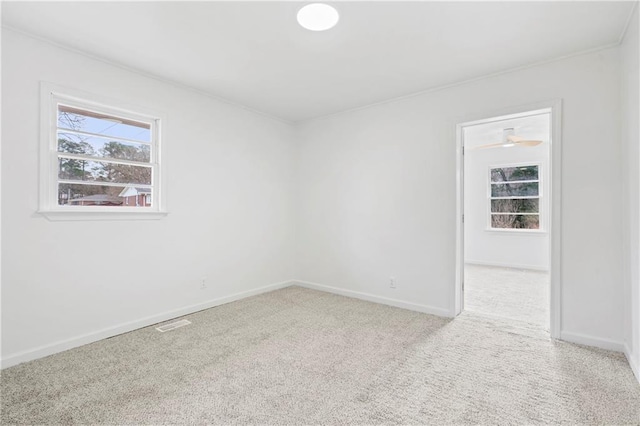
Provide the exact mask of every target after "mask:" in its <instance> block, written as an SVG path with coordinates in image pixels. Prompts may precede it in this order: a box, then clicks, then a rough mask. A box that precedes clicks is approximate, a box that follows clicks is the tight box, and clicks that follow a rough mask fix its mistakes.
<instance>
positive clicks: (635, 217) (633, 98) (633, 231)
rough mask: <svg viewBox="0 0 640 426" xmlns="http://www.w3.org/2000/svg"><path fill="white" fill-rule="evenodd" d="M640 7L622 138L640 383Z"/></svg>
mask: <svg viewBox="0 0 640 426" xmlns="http://www.w3.org/2000/svg"><path fill="white" fill-rule="evenodd" d="M638 38H639V35H638V7H637V6H636V9H635V13H634V17H633V19H632V21H631V22H630V25H629V27H628V29H627V33H626V35H625V38H624V40H623V44H622V46H621V50H622V65H623V66H622V111H623V115H622V117H623V120H622V136H623V149H624V151H623V153H624V156H623V158H624V159H625V161H623V167H624V171H625V183H626V185H625V192H624V197H623V201H624V204H623V205H624V206H625V208H624V209H622V211H623V212H626V213H627V214H626V215H625V217H624V220H625V221H624V237H625V238H624V248H625V251H626V253H625V254H626V255H625V268H624V271H625V277H624V278H625V284H626V286H625V293H624V300H625V301H626V305H625V319H626V321H625V340H626V345H627V348H626V351H627V355H628V357H629V361H630V363H631V365H632V366H633V368H634V370H635V373H636V376H637V377H638V380H640V247H639V244H640V226H639V221H640V172H639V169H640V132H639V130H638V128H639V126H638V116H639V115H640V109H639V108H638V97H639V96H640V94H639V92H640V85H639V84H638V79H640V67H639V66H638V62H639V61H638V50H639V49H640V47H639V43H638Z"/></svg>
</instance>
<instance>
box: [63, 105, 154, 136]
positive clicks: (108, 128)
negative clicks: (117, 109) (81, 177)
mask: <svg viewBox="0 0 640 426" xmlns="http://www.w3.org/2000/svg"><path fill="white" fill-rule="evenodd" d="M58 127H62V128H65V129H71V130H77V131H82V132H90V133H97V134H100V135H105V136H114V137H119V138H126V139H134V140H138V141H142V142H150V141H151V126H150V125H149V124H148V123H140V122H137V121H133V120H130V119H125V118H121V117H115V116H111V115H107V114H102V113H96V112H92V111H85V110H82V109H80V108H73V107H68V106H65V105H58Z"/></svg>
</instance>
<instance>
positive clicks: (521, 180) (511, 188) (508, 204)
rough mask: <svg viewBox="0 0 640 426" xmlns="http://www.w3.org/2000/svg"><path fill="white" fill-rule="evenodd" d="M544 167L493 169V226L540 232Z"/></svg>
mask: <svg viewBox="0 0 640 426" xmlns="http://www.w3.org/2000/svg"><path fill="white" fill-rule="evenodd" d="M540 176H541V174H540V166H539V165H538V164H528V165H513V166H512V165H510V166H504V167H491V168H490V169H489V227H490V228H492V229H520V230H526V229H540V228H541V226H540V211H541V208H540V207H541V206H540V200H541V194H540V189H541V186H540Z"/></svg>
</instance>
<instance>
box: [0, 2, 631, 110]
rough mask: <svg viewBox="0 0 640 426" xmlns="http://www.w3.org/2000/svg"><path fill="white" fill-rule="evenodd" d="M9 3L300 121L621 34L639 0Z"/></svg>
mask: <svg viewBox="0 0 640 426" xmlns="http://www.w3.org/2000/svg"><path fill="white" fill-rule="evenodd" d="M307 3H309V2H305V3H298V2H22V3H19V2H3V3H2V22H3V25H6V26H9V27H13V28H15V29H18V30H22V31H27V32H30V33H33V34H35V35H38V36H41V37H45V38H47V39H50V40H52V41H55V42H58V43H61V44H64V45H68V46H71V47H73V48H76V49H79V50H81V51H84V52H88V53H90V54H92V55H95V56H99V57H102V58H105V59H108V60H111V61H113V62H116V63H119V64H122V65H126V66H128V67H131V68H135V69H138V70H141V71H144V72H146V73H150V74H154V75H156V76H159V77H162V78H164V79H168V80H172V81H175V82H179V83H182V84H185V85H188V86H191V87H194V88H197V89H200V90H202V91H205V92H207V93H209V94H212V95H215V96H219V97H222V98H225V99H228V100H230V101H232V102H235V103H239V104H243V105H245V106H248V107H250V108H253V109H256V110H259V111H262V112H265V113H267V114H270V115H273V116H276V117H279V118H282V119H285V120H289V121H301V120H306V119H309V118H313V117H317V116H322V115H326V114H331V113H334V112H338V111H343V110H347V109H351V108H355V107H359V106H364V105H367V104H371V103H375V102H379V101H383V100H386V99H390V98H394V97H399V96H403V95H407V94H411V93H414V92H417V91H421V90H426V89H429V88H434V87H438V86H442V85H446V84H451V83H455V82H459V81H463V80H466V79H470V78H475V77H478V76H483V75H487V74H490V73H494V72H498V71H501V70H505V69H510V68H514V67H519V66H523V65H526V64H531V63H535V62H539V61H544V60H548V59H552V58H557V57H562V56H565V55H568V54H572V53H574V52H580V51H585V50H588V49H593V48H597V47H601V46H605V45H610V44H612V43H617V42H618V41H619V39H620V36H621V34H622V32H623V30H624V28H625V24H626V22H627V19H628V17H629V15H630V13H631V10H632V8H633V3H632V2H614V1H602V2H574V1H570V2H333V3H332V4H333V5H334V6H335V7H336V8H337V9H338V11H339V12H340V22H339V23H338V25H337V26H336V27H334V28H333V29H331V30H329V31H326V32H311V31H307V30H304V29H303V28H301V27H300V26H299V25H298V24H297V22H296V19H295V16H296V13H297V10H298V9H299V8H300V7H301V6H303V5H304V4H307Z"/></svg>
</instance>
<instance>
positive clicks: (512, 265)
mask: <svg viewBox="0 0 640 426" xmlns="http://www.w3.org/2000/svg"><path fill="white" fill-rule="evenodd" d="M464 263H465V264H469V265H479V266H495V267H498V268H511V269H527V270H530V271H543V272H549V268H548V267H544V266H536V265H518V264H516V263H501V262H484V261H482V260H465V261H464Z"/></svg>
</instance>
